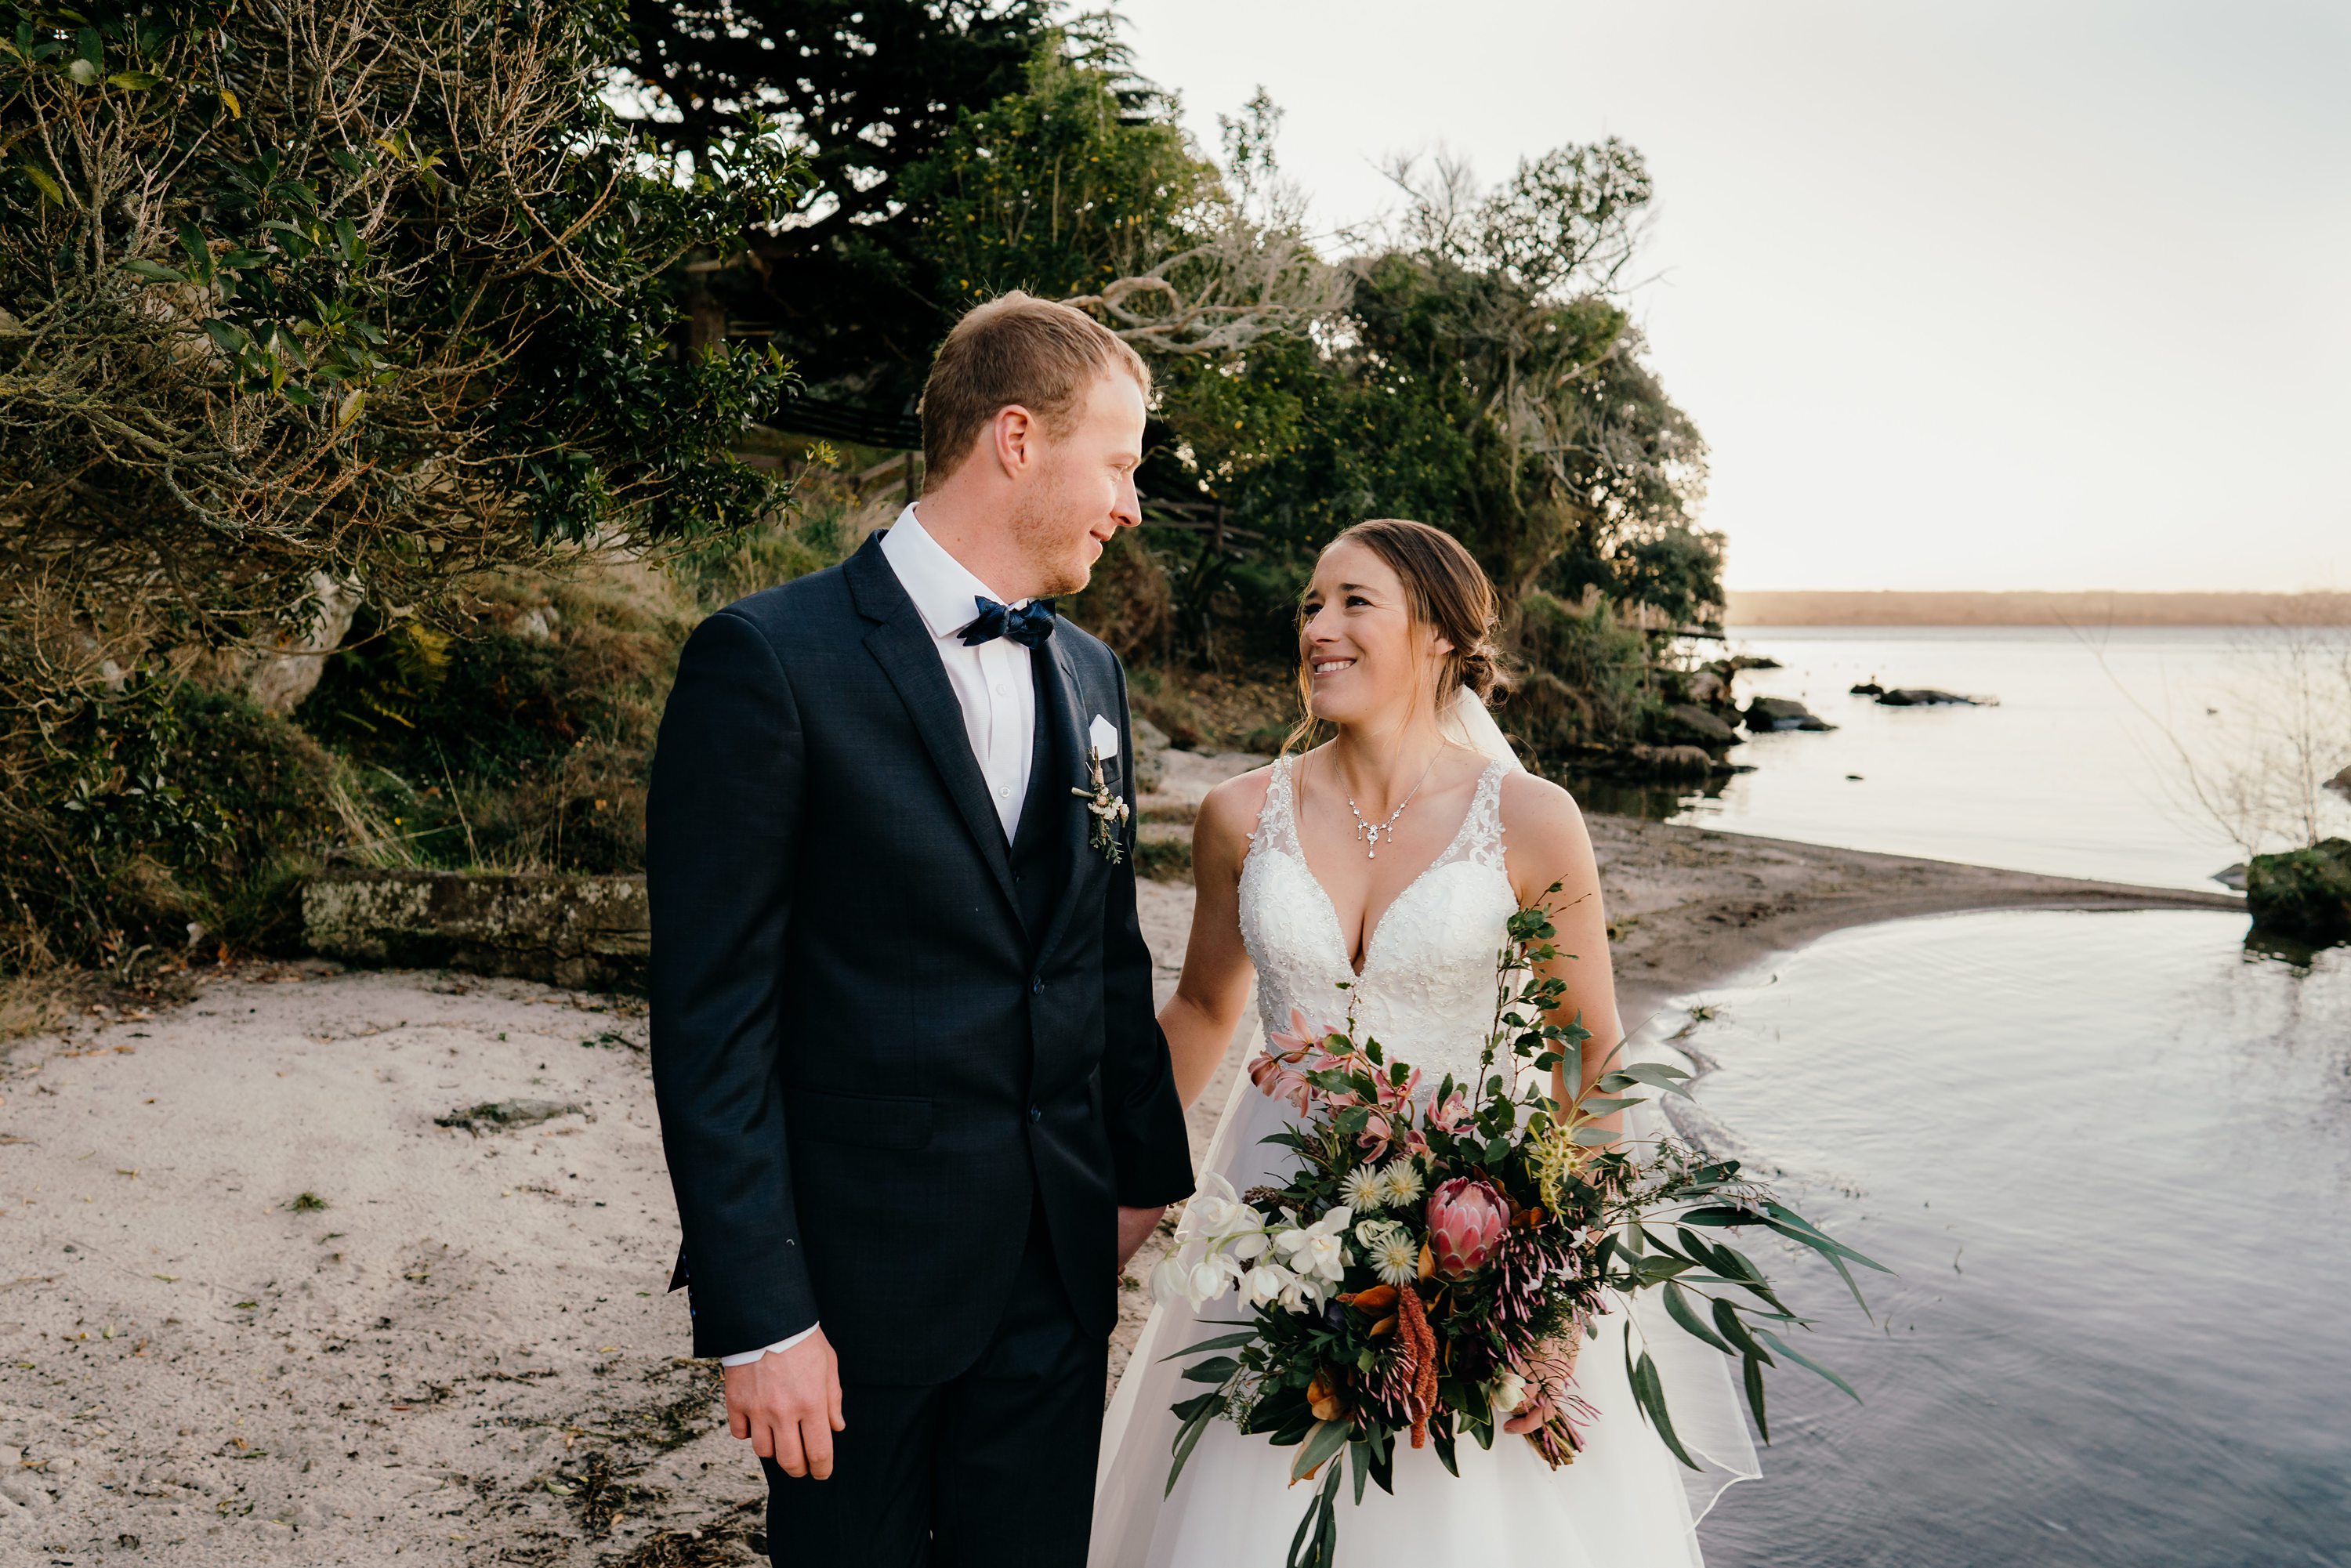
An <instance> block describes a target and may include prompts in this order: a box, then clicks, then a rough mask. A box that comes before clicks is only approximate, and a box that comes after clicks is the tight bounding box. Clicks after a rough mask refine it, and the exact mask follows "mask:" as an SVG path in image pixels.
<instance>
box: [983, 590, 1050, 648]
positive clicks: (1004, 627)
mask: <svg viewBox="0 0 2351 1568" xmlns="http://www.w3.org/2000/svg"><path fill="white" fill-rule="evenodd" d="M971 597H972V601H973V602H975V603H977V605H978V606H979V614H978V615H977V617H975V618H974V619H973V621H972V622H971V624H969V625H967V626H966V627H964V628H963V629H962V632H960V635H961V636H962V638H963V645H964V646H965V647H967V648H977V647H978V646H979V645H980V644H981V643H993V642H994V641H996V639H998V637H1009V638H1011V639H1012V640H1013V641H1014V642H1016V643H1019V644H1020V645H1021V646H1022V647H1024V648H1032V649H1033V648H1041V647H1043V646H1044V645H1045V639H1046V638H1048V637H1050V636H1051V635H1052V634H1053V601H1051V600H1050V599H1032V600H1030V601H1029V602H1028V603H1026V604H1024V605H1022V606H1021V607H1020V608H1019V609H1018V610H1007V609H1006V608H1005V607H1004V606H1003V605H1001V604H998V602H996V601H994V600H993V599H990V598H988V597H987V595H986V594H984V593H975V594H973V595H972V596H971Z"/></svg>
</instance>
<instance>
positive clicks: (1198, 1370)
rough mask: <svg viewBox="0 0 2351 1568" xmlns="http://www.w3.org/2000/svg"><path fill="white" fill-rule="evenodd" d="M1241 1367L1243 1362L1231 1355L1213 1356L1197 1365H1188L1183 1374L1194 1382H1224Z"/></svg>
mask: <svg viewBox="0 0 2351 1568" xmlns="http://www.w3.org/2000/svg"><path fill="white" fill-rule="evenodd" d="M1240 1369H1241V1364H1240V1363H1239V1362H1238V1361H1235V1360H1234V1359H1233V1358H1232V1357H1231V1356H1229V1355H1217V1356H1211V1357H1209V1358H1208V1359H1207V1360H1206V1361H1204V1362H1202V1363H1201V1364H1199V1365H1197V1366H1187V1367H1186V1368H1185V1369H1184V1373H1183V1375H1184V1376H1186V1378H1189V1379H1190V1380H1191V1381H1192V1382H1194V1383H1222V1382H1223V1381H1224V1380H1225V1379H1226V1378H1228V1377H1230V1376H1231V1375H1233V1374H1234V1373H1236V1372H1238V1371H1239V1370H1240Z"/></svg>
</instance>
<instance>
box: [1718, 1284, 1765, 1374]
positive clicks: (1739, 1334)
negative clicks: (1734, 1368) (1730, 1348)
mask: <svg viewBox="0 0 2351 1568" xmlns="http://www.w3.org/2000/svg"><path fill="white" fill-rule="evenodd" d="M1714 1326H1715V1327H1716V1328H1718V1329H1720V1330H1721V1331H1722V1337H1723V1338H1725V1339H1727V1340H1729V1342H1730V1343H1733V1344H1735V1345H1737V1346H1738V1347H1739V1351H1740V1354H1742V1355H1749V1356H1756V1357H1760V1358H1761V1360H1762V1363H1763V1364H1764V1365H1766V1366H1770V1365H1771V1364H1772V1362H1771V1355H1770V1354H1769V1353H1768V1352H1766V1351H1765V1350H1764V1348H1763V1347H1762V1346H1761V1345H1760V1344H1758V1343H1755V1336H1754V1335H1753V1334H1750V1333H1748V1332H1747V1325H1746V1324H1745V1323H1743V1322H1740V1321H1739V1309H1738V1308H1737V1307H1734V1306H1732V1305H1731V1304H1730V1303H1729V1301H1720V1300H1718V1301H1716V1302H1715V1303H1714Z"/></svg>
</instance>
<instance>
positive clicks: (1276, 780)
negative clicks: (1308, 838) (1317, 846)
mask: <svg viewBox="0 0 2351 1568" xmlns="http://www.w3.org/2000/svg"><path fill="white" fill-rule="evenodd" d="M1293 760H1295V759H1294V758H1291V757H1290V756H1289V755H1287V754H1284V755H1282V756H1280V757H1277V758H1274V759H1273V776H1272V777H1271V778H1270V779H1268V780H1267V782H1266V787H1265V804H1264V806H1262V807H1261V808H1259V811H1258V814H1257V831H1255V832H1253V833H1251V834H1250V835H1249V842H1250V843H1252V844H1268V845H1270V846H1271V847H1272V848H1274V849H1276V850H1279V851H1280V852H1282V853H1283V854H1287V855H1296V854H1298V852H1299V849H1298V808H1297V796H1296V793H1295V789H1294V786H1293V783H1292V780H1291V778H1290V763H1291V762H1292V761H1293Z"/></svg>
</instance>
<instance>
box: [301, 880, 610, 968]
mask: <svg viewBox="0 0 2351 1568" xmlns="http://www.w3.org/2000/svg"><path fill="white" fill-rule="evenodd" d="M302 934H303V939H304V941H305V943H306V944H307V945H308V947H309V949H310V950H311V951H312V952H314V953H317V954H319V955H320V956H324V957H329V958H338V959H340V960H341V961H342V962H344V963H346V964H353V965H359V966H361V967H395V968H419V969H423V968H438V969H466V970H470V971H472V972H474V973H475V974H482V975H511V976H515V977H519V978H522V979H530V980H543V981H546V982H548V983H549V984H551V985H558V986H571V987H576V988H582V989H590V990H636V989H641V988H643V985H644V979H645V956H646V953H647V951H648V950H649V949H650V947H651V945H652V942H651V938H652V922H651V918H650V915H649V913H648V910H647V907H646V904H645V879H644V878H643V877H642V876H563V875H557V874H552V873H518V874H496V873H466V872H447V871H378V870H369V869H343V870H335V871H326V872H321V873H319V874H318V875H317V876H314V877H312V878H311V879H310V881H309V882H308V884H307V885H305V886H304V888H303V890H302Z"/></svg>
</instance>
